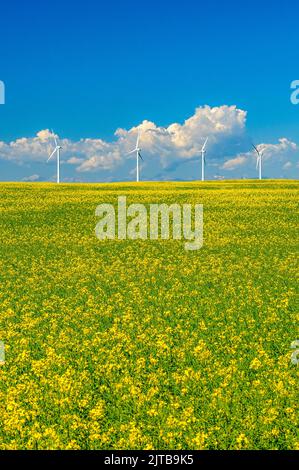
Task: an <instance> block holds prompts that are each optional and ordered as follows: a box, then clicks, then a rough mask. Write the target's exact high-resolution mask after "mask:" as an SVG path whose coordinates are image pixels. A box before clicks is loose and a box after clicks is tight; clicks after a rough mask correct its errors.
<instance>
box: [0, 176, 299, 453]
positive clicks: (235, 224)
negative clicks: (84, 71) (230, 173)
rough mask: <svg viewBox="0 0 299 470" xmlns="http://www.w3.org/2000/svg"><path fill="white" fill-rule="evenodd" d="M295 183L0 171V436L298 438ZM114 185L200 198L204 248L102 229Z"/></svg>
mask: <svg viewBox="0 0 299 470" xmlns="http://www.w3.org/2000/svg"><path fill="white" fill-rule="evenodd" d="M298 193H299V185H298V182H295V181H271V180H269V181H262V182H258V181H234V182H206V183H140V184H138V185H137V184H134V183H132V184H129V183H127V184H125V183H123V184H106V185H105V184H98V185H97V184H89V185H87V184H86V185H84V184H61V185H59V186H57V185H54V184H43V183H40V184H29V183H24V184H17V183H6V184H5V183H1V184H0V213H1V217H0V237H1V240H0V241H1V243H0V340H1V341H3V342H4V343H5V353H6V361H5V364H3V365H1V366H0V449H299V438H298V433H297V430H298V408H297V405H298V370H299V368H298V367H299V366H296V365H293V364H291V362H290V355H291V352H292V350H291V349H290V344H291V342H292V341H294V340H296V339H298V336H299V334H298V333H299V329H298V324H299V323H298V320H299V318H298V304H296V291H297V282H298V276H297V272H298V269H297V268H298V265H297V253H298ZM118 195H126V196H127V200H128V203H131V202H138V203H144V204H146V205H147V204H150V203H156V202H159V203H168V204H171V203H175V202H176V203H192V204H195V203H202V204H203V205H204V224H205V225H204V246H203V248H202V249H200V250H198V251H186V250H184V247H183V241H178V240H169V241H162V240H158V241H150V240H137V241H132V240H127V241H120V240H115V241H112V240H109V241H108V240H107V241H99V240H98V239H97V238H96V236H95V225H96V222H97V220H96V217H95V208H96V207H97V205H98V204H100V203H103V202H110V203H116V201H117V196H118ZM296 277H297V279H296Z"/></svg>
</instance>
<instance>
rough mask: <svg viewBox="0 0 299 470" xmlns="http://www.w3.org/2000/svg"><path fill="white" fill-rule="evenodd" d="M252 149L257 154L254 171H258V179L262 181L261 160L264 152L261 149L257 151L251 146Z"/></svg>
mask: <svg viewBox="0 0 299 470" xmlns="http://www.w3.org/2000/svg"><path fill="white" fill-rule="evenodd" d="M252 147H253V148H254V150H255V151H256V153H257V157H256V169H258V170H259V179H260V180H261V179H262V159H263V153H264V150H263V149H261V150H259V149H258V148H257V147H256V146H255V145H254V144H252Z"/></svg>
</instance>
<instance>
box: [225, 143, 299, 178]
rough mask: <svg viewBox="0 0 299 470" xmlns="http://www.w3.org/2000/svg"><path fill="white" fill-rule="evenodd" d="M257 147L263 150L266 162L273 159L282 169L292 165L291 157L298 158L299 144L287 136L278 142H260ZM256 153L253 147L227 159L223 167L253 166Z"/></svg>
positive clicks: (260, 150) (227, 168)
mask: <svg viewBox="0 0 299 470" xmlns="http://www.w3.org/2000/svg"><path fill="white" fill-rule="evenodd" d="M257 149H258V150H259V152H262V155H263V162H264V163H267V162H270V161H271V162H272V163H274V164H279V165H280V168H282V169H287V168H290V167H291V166H292V162H291V161H290V159H291V160H292V159H298V152H299V146H298V145H297V144H296V143H295V142H292V141H290V140H288V139H287V138H285V137H283V138H281V139H279V140H278V143H277V144H266V143H261V144H258V145H257ZM256 155H257V154H256V152H255V150H254V149H253V150H251V151H250V152H246V153H244V154H240V155H237V156H236V157H233V158H231V159H229V160H226V161H225V162H224V164H223V165H222V166H221V168H222V169H224V170H234V169H236V168H238V167H240V166H244V165H251V166H252V165H253V164H254V163H255V162H256Z"/></svg>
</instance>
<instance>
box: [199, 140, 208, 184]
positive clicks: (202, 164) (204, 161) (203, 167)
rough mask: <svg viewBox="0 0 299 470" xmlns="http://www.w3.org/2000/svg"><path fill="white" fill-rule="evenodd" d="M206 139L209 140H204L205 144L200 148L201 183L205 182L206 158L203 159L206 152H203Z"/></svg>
mask: <svg viewBox="0 0 299 470" xmlns="http://www.w3.org/2000/svg"><path fill="white" fill-rule="evenodd" d="M208 139H209V137H207V138H206V140H205V143H204V144H203V146H202V148H201V181H204V180H205V164H206V157H205V153H206V150H205V148H206V145H207V142H208Z"/></svg>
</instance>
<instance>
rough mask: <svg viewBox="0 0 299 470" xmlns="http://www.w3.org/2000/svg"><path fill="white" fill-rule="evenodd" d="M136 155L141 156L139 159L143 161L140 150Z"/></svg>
mask: <svg viewBox="0 0 299 470" xmlns="http://www.w3.org/2000/svg"><path fill="white" fill-rule="evenodd" d="M138 157H139V158H141V160H142V161H143V162H144V160H143V158H142V156H141V153H140V152H138Z"/></svg>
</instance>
